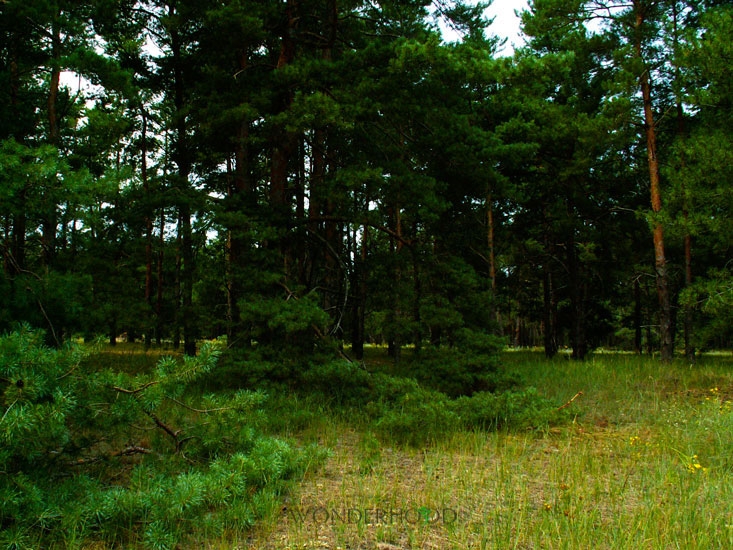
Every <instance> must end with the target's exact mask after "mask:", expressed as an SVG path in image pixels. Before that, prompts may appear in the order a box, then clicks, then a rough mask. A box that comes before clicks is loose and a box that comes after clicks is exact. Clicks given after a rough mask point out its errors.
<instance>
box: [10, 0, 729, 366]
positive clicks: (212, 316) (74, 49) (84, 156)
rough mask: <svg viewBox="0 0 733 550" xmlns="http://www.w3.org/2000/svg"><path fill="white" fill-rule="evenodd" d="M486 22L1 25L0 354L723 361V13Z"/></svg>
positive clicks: (375, 11)
mask: <svg viewBox="0 0 733 550" xmlns="http://www.w3.org/2000/svg"><path fill="white" fill-rule="evenodd" d="M485 8H486V3H473V2H467V1H463V0H432V1H429V0H410V1H393V0H387V1H384V2H379V3H376V2H370V1H358V0H351V1H346V2H345V1H338V0H327V1H321V2H316V1H312V0H287V1H284V2H283V1H278V2H275V1H271V0H259V1H245V0H226V1H213V0H196V1H193V0H168V1H158V0H144V1H136V0H95V1H83V0H82V1H78V0H74V1H67V0H55V1H53V0H37V1H34V2H21V1H18V0H7V1H4V2H2V3H0V223H1V224H2V238H1V239H0V250H1V251H2V257H3V270H2V277H0V331H2V332H5V331H7V330H10V329H12V328H13V327H14V326H16V325H17V324H18V323H20V322H23V323H28V324H30V325H33V326H36V327H39V328H41V329H43V330H44V331H45V334H46V338H47V340H48V343H49V344H52V345H60V344H61V343H62V342H63V341H64V340H65V339H69V338H70V337H72V336H83V337H85V338H94V337H96V336H99V335H106V337H108V338H109V339H110V341H111V342H115V341H116V339H117V338H119V337H120V335H122V334H124V335H126V336H127V338H128V339H143V340H144V341H145V342H146V344H147V345H152V344H154V343H158V344H160V343H162V342H163V341H166V342H172V345H173V346H174V347H176V348H177V347H179V346H182V348H183V350H184V351H185V353H186V354H188V355H194V354H195V353H196V350H197V342H200V341H202V340H203V339H211V338H218V337H226V341H227V344H228V346H230V347H232V348H250V347H252V346H257V347H259V348H261V349H266V348H268V347H269V348H272V349H274V350H284V349H287V350H289V353H292V352H297V353H299V354H305V355H309V354H312V353H313V352H314V351H316V350H318V349H319V348H320V347H322V346H326V345H331V344H330V342H336V343H340V342H343V343H345V344H347V345H348V346H349V348H350V351H349V353H351V354H353V357H355V358H357V359H358V358H360V357H361V356H362V353H363V348H364V345H365V344H366V343H379V344H386V345H387V346H388V349H389V352H390V354H391V355H392V356H393V357H394V358H395V359H399V354H400V350H401V349H402V348H403V347H405V346H408V345H410V346H414V347H415V348H416V349H417V350H418V351H419V350H420V348H421V347H423V346H436V347H439V346H460V345H463V344H464V343H465V342H466V341H470V342H471V345H473V346H478V347H481V345H483V344H481V342H482V341H483V340H482V339H487V338H489V339H490V338H494V337H503V338H504V339H505V341H506V342H508V343H509V344H511V345H515V346H542V347H544V350H545V353H546V354H547V355H548V356H552V355H554V354H556V353H557V352H558V351H559V350H561V349H563V348H569V349H572V354H573V357H574V358H577V359H582V358H584V357H585V356H586V355H587V354H588V353H589V352H590V351H591V350H593V349H594V348H597V347H600V346H603V347H611V348H620V349H630V350H636V351H637V352H642V351H649V352H652V351H658V352H659V353H660V354H661V357H662V359H663V360H669V359H671V358H672V356H673V354H674V350H675V349H676V348H678V349H682V347H684V349H685V353H686V354H687V355H688V357H690V358H692V357H693V356H694V353H695V350H700V349H709V348H721V347H731V344H732V340H733V332H732V331H731V327H733V322H732V321H733V319H732V318H731V311H733V310H732V309H731V305H733V283H732V278H731V270H732V269H733V262H732V260H733V250H732V248H731V246H732V245H733V217H732V216H731V210H732V207H733V191H732V190H731V189H732V187H731V181H732V179H733V178H732V176H733V173H732V172H733V103H732V101H731V100H732V98H733V80H732V77H731V72H730V64H731V56H732V54H733V52H732V49H731V48H733V46H731V44H733V40H731V38H732V37H733V8H732V7H731V5H730V4H729V3H728V2H723V1H720V0H624V1H623V2H622V1H619V0H608V1H606V2H597V1H584V0H534V1H532V2H530V4H529V9H528V10H526V11H525V12H524V13H523V14H522V23H523V32H524V34H525V39H526V42H525V45H524V46H522V47H521V48H518V49H517V50H516V51H515V52H514V53H513V54H512V56H511V57H506V56H500V55H498V53H497V48H498V45H499V44H498V42H499V41H498V39H497V38H495V33H494V31H493V27H492V24H491V21H488V20H486V18H485V16H484V13H485ZM441 28H451V29H453V30H454V31H455V34H456V35H457V36H458V38H457V39H456V40H451V41H447V40H446V39H445V38H444V36H443V34H442V32H441V30H440V29H441ZM69 75H75V76H74V78H77V79H78V81H77V82H78V83H79V84H84V85H71V84H69V82H70V79H69V78H68V77H69ZM487 345H488V344H487Z"/></svg>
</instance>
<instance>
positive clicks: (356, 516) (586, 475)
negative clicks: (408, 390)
mask: <svg viewBox="0 0 733 550" xmlns="http://www.w3.org/2000/svg"><path fill="white" fill-rule="evenodd" d="M503 363H504V365H505V366H504V368H505V369H506V370H507V371H508V374H512V375H518V376H519V377H521V378H522V379H523V380H524V381H525V382H526V383H529V384H531V385H533V386H535V387H537V389H538V391H539V393H540V394H542V395H544V396H546V397H549V398H551V399H552V400H553V401H554V402H555V403H557V405H558V406H561V405H563V404H565V403H567V402H568V401H569V400H570V399H571V398H572V397H573V396H575V395H576V394H577V393H578V392H582V395H580V396H579V397H577V398H576V400H575V401H574V402H573V403H572V405H571V406H569V407H568V408H569V409H571V410H572V411H573V413H574V415H573V418H574V420H572V421H571V422H569V423H568V424H567V425H563V426H560V427H554V428H550V429H547V430H544V431H541V432H537V431H532V432H526V431H523V432H499V433H486V432H479V431H477V432H457V433H453V434H452V435H449V436H447V437H445V438H444V439H443V440H441V441H439V442H437V443H436V444H434V445H430V446H427V447H424V448H401V447H392V446H389V445H388V444H385V442H383V441H382V442H380V441H378V440H376V438H375V435H374V434H373V433H372V432H371V431H369V429H368V425H366V424H364V423H360V422H359V421H358V419H355V420H354V419H348V418H337V417H336V416H332V417H330V418H326V417H324V416H323V415H324V414H327V413H325V412H324V411H321V414H320V416H319V418H318V424H317V431H318V434H320V435H317V434H314V430H313V429H309V430H306V432H304V433H307V436H308V439H309V440H313V439H319V440H320V441H322V443H324V444H327V445H329V446H331V447H332V449H333V455H332V458H331V459H330V460H329V461H328V462H327V464H326V465H325V467H324V468H323V469H321V470H318V471H313V472H310V473H309V475H307V476H306V477H305V479H303V481H302V483H301V484H300V486H299V488H298V490H297V491H296V492H295V493H294V494H293V495H292V496H291V500H290V501H289V503H288V504H287V506H286V507H285V509H284V510H279V511H278V512H277V513H276V514H275V515H274V516H272V517H271V518H270V519H269V521H267V522H266V523H265V524H263V525H262V526H260V527H259V528H258V529H257V530H256V532H255V533H254V535H253V539H251V543H252V545H253V547H257V548H273V549H274V548H279V549H283V548H382V549H396V548H456V549H458V548H487V549H488V548H591V547H592V548H609V549H611V548H614V549H615V548H649V549H658V548H691V549H696V548H700V549H703V548H705V549H708V548H721V549H722V548H731V547H733V483H732V476H733V405H732V404H731V400H732V399H733V362H732V361H731V357H730V356H727V357H726V356H719V357H705V358H703V359H702V360H700V361H699V364H698V365H697V366H694V367H690V366H688V365H687V364H685V363H683V362H679V363H675V364H673V365H671V366H665V365H661V364H660V363H659V362H658V361H655V360H653V359H649V358H645V357H637V356H633V355H623V354H596V355H594V356H593V357H592V358H591V359H590V360H589V361H587V362H584V363H577V362H573V361H569V360H566V359H564V358H562V357H561V358H557V359H555V360H552V361H548V360H546V359H545V358H544V357H543V356H542V355H540V354H535V353H526V352H507V353H505V354H504V356H503ZM349 510H351V511H352V513H351V516H349V515H348V511H349ZM369 511H371V513H369ZM380 511H381V512H380ZM390 512H391V515H390ZM446 519H450V520H451V521H446ZM212 547H216V544H214V545H213V546H212Z"/></svg>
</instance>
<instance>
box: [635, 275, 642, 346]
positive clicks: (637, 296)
mask: <svg viewBox="0 0 733 550" xmlns="http://www.w3.org/2000/svg"><path fill="white" fill-rule="evenodd" d="M641 323H642V308H641V283H639V277H638V276H637V277H636V278H635V279H634V351H635V352H636V353H637V354H639V355H641V352H642V349H641V343H642V342H641Z"/></svg>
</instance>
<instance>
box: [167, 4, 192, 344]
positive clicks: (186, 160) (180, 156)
mask: <svg viewBox="0 0 733 550" xmlns="http://www.w3.org/2000/svg"><path fill="white" fill-rule="evenodd" d="M169 15H171V16H174V15H175V8H174V6H173V5H172V4H171V5H170V6H169ZM182 51H183V46H182V44H181V36H180V33H179V31H178V29H176V28H173V29H172V30H171V54H172V56H173V78H174V81H173V88H174V89H173V93H174V98H173V99H174V106H175V115H174V120H175V122H174V127H175V141H174V144H173V148H174V153H173V161H174V162H175V163H176V166H177V168H178V174H177V177H176V184H177V187H178V189H177V190H178V197H179V199H178V200H179V204H178V223H179V227H178V230H179V235H180V246H181V250H180V256H181V279H180V281H181V311H180V314H181V315H180V320H181V325H182V329H183V352H184V354H186V355H189V356H193V355H196V338H195V336H196V335H195V328H194V327H195V318H194V311H193V274H194V269H195V266H194V255H193V235H192V232H191V199H190V194H191V190H190V188H189V181H188V178H189V175H190V174H191V158H190V151H189V147H188V136H187V132H188V125H187V120H186V113H185V107H186V96H185V91H186V88H185V83H184V78H183V59H182Z"/></svg>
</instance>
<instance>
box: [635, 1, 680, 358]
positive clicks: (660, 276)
mask: <svg viewBox="0 0 733 550" xmlns="http://www.w3.org/2000/svg"><path fill="white" fill-rule="evenodd" d="M641 4H642V2H641V0H634V6H635V11H636V35H637V42H636V44H635V46H636V55H637V57H638V58H639V59H640V60H642V61H643V54H642V43H641V41H642V38H641V32H642V30H643V28H644V25H645V15H644V11H643V6H642V5H641ZM639 85H640V88H641V97H642V101H643V104H644V131H645V134H646V149H647V161H648V165H649V182H650V186H649V189H650V196H651V204H652V212H653V213H654V215H655V216H658V214H659V213H660V212H661V211H662V193H661V186H660V172H659V159H658V157H657V128H656V123H655V121H654V111H653V109H652V86H651V80H650V77H649V72H648V69H645V70H644V72H643V73H642V74H641V75H640V77H639ZM652 233H653V243H654V270H655V273H656V286H657V299H658V301H659V340H660V353H661V360H662V362H664V363H669V362H671V361H672V359H673V358H674V335H673V332H672V303H671V300H670V292H669V275H668V273H667V259H666V257H665V250H664V227H663V226H662V222H661V220H660V219H659V218H658V217H656V218H655V219H654V222H653V230H652Z"/></svg>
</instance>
